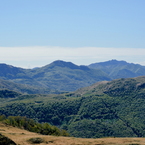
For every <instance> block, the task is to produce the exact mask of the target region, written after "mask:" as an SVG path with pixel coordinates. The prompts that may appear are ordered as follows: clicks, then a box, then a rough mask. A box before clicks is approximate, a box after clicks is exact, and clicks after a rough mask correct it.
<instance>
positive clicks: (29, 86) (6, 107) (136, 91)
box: [0, 60, 145, 144]
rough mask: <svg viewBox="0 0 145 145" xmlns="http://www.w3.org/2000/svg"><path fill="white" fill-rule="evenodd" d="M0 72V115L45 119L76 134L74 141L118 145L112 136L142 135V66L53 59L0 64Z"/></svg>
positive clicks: (144, 92)
mask: <svg viewBox="0 0 145 145" xmlns="http://www.w3.org/2000/svg"><path fill="white" fill-rule="evenodd" d="M0 70H1V71H0V79H1V80H0V115H4V116H6V117H9V116H25V117H27V118H30V119H33V120H35V121H36V122H38V123H42V124H43V123H49V124H50V125H53V126H56V127H58V128H59V129H63V130H66V131H67V133H68V134H69V136H70V137H77V138H78V139H76V138H75V141H76V140H78V144H83V143H82V142H84V140H86V142H87V141H88V142H89V141H94V144H95V141H96V140H93V139H90V140H89V139H84V140H83V139H79V138H104V137H107V138H106V139H105V141H104V139H102V140H103V141H104V143H101V142H99V143H96V144H107V142H108V141H110V142H112V144H113V141H115V140H118V143H119V142H120V144H122V143H123V141H124V139H119V138H118V137H132V139H133V138H141V137H145V117H144V113H145V67H144V66H141V65H138V64H132V63H127V62H125V61H117V60H111V61H107V62H102V63H95V64H90V65H89V66H77V65H75V64H73V63H71V62H64V61H55V62H53V63H51V64H49V65H47V66H44V67H41V68H35V69H22V68H17V67H13V66H10V65H6V64H0ZM12 118H13V117H12ZM13 126H15V125H13ZM39 126H40V125H39ZM1 127H2V126H1ZM35 129H36V128H35ZM4 130H6V129H4ZM3 133H4V132H3ZM4 135H5V134H4ZM7 136H8V137H10V136H9V135H8V134H7ZM108 137H112V138H108ZM54 138H57V137H54ZM59 138H61V137H59ZM59 138H57V139H59ZM112 139H113V140H112ZM132 139H131V143H132V144H137V143H136V142H135V140H138V139H135V140H134V139H133V140H132ZM46 140H48V139H46ZM66 140H73V138H67V139H66ZM102 140H101V139H100V140H99V139H98V140H97V141H102ZM127 140H128V138H126V141H127ZM54 142H55V143H56V141H54ZM66 142H67V141H66ZM124 142H125V141H124ZM139 142H140V143H138V144H143V142H142V141H141V140H140V141H139ZM131 143H130V144H131ZM19 144H20V143H19ZM71 144H77V143H76V142H72V143H71ZM88 144H89V143H88ZM92 144H93V142H92ZM126 144H129V143H128V142H127V143H126Z"/></svg>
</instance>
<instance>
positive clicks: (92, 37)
mask: <svg viewBox="0 0 145 145" xmlns="http://www.w3.org/2000/svg"><path fill="white" fill-rule="evenodd" d="M144 6H145V0H41V1H40V0H13V1H11V0H7V1H2V0H1V2H0V62H1V63H9V64H12V65H15V66H21V67H35V66H42V65H46V64H48V63H50V62H52V61H54V60H56V59H63V60H64V61H72V62H74V63H76V64H84V65H85V64H86V65H87V64H90V63H94V62H100V61H107V60H110V59H118V60H126V61H128V62H133V63H140V64H142V65H145V60H144V58H145V57H144V55H145V53H144V51H145V26H144V24H145V9H144ZM46 52H47V53H46ZM30 54H31V55H30ZM3 55H5V56H3ZM20 56H21V57H20Z"/></svg>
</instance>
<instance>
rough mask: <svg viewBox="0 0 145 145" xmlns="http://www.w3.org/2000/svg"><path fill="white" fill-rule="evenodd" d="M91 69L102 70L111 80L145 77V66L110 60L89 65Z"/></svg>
mask: <svg viewBox="0 0 145 145" xmlns="http://www.w3.org/2000/svg"><path fill="white" fill-rule="evenodd" d="M89 68H94V69H100V70H102V71H103V72H105V73H106V74H108V75H109V77H110V78H111V79H118V78H132V77H137V76H144V75H145V66H141V65H139V64H133V63H127V62H126V61H117V60H110V61H106V62H99V63H92V64H90V65H89Z"/></svg>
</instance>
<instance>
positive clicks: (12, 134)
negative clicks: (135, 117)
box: [0, 124, 145, 145]
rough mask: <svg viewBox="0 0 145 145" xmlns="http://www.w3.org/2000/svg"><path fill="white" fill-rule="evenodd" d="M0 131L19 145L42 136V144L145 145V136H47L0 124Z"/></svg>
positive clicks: (27, 143)
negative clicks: (90, 137) (91, 137)
mask: <svg viewBox="0 0 145 145" xmlns="http://www.w3.org/2000/svg"><path fill="white" fill-rule="evenodd" d="M0 133H1V134H3V135H5V136H7V137H8V138H10V139H12V140H13V141H14V142H15V143H16V144H19V145H31V143H29V142H28V140H29V139H30V138H37V137H39V138H42V139H43V140H44V142H43V143H41V145H47V144H51V145H108V144H114V145H124V144H126V145H131V144H132V145H133V144H134V145H135V144H136V145H144V144H145V139H144V138H100V139H85V138H84V139H82V138H74V137H57V136H46V135H39V134H36V133H33V132H29V131H26V130H23V129H19V128H15V127H11V126H6V125H4V124H0Z"/></svg>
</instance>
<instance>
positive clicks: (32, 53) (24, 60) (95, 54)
mask: <svg viewBox="0 0 145 145" xmlns="http://www.w3.org/2000/svg"><path fill="white" fill-rule="evenodd" d="M144 56H145V49H143V48H99V47H80V48H71V47H70V48H69V47H46V46H33V47H0V63H8V64H12V65H15V66H20V67H28V65H30V66H31V67H34V66H42V65H46V64H49V63H51V62H52V61H54V60H64V61H71V62H73V63H75V64H78V65H80V64H84V65H88V64H90V63H95V62H101V61H107V60H111V59H118V60H125V61H128V62H133V63H140V64H142V65H144V64H145V61H144V58H145V57H144Z"/></svg>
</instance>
